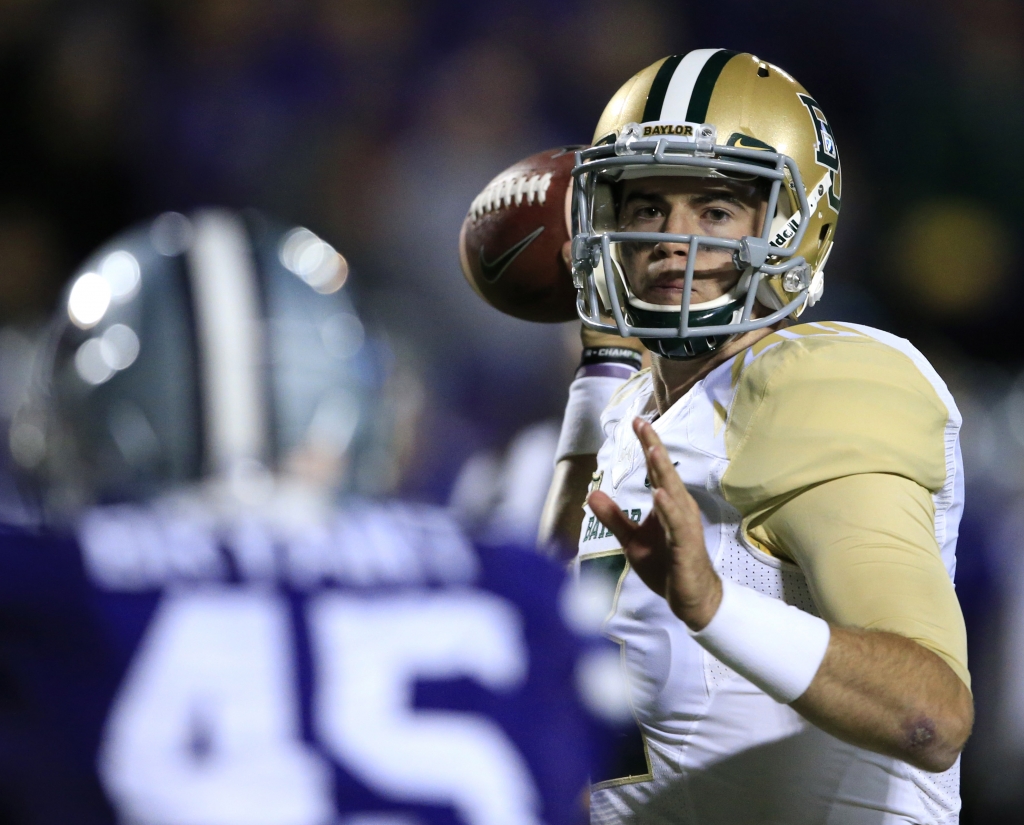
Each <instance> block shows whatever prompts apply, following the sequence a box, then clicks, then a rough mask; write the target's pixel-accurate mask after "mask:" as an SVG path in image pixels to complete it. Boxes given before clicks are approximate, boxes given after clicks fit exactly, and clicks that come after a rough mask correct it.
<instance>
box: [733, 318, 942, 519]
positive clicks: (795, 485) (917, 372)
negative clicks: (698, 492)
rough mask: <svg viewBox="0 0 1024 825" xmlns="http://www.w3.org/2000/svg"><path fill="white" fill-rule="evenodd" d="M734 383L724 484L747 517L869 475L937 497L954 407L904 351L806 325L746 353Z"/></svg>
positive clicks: (840, 328) (848, 330)
mask: <svg viewBox="0 0 1024 825" xmlns="http://www.w3.org/2000/svg"><path fill="white" fill-rule="evenodd" d="M907 346H908V348H909V345H907ZM732 383H733V390H734V391H733V398H732V404H731V406H730V409H729V416H728V420H727V423H726V433H725V441H726V452H727V454H728V456H729V467H728V469H727V471H726V473H725V475H724V477H723V479H722V488H723V493H724V495H725V497H726V499H727V500H728V501H729V502H730V503H731V504H733V505H734V506H735V507H736V508H737V509H738V510H739V511H740V512H741V513H742V514H743V515H744V516H751V515H756V514H757V513H759V512H763V511H764V510H766V509H768V508H769V507H771V506H773V505H775V504H778V503H779V502H780V501H782V500H784V499H785V498H786V497H787V496H791V495H794V494H795V493H797V492H799V491H801V490H804V489H806V488H808V487H810V486H811V485H814V484H820V483H822V482H825V481H829V480H831V479H835V478H841V477H845V476H850V475H856V474H860V473H891V474H894V475H898V476H904V477H906V478H908V479H910V480H911V481H914V482H916V483H918V484H920V485H921V486H922V487H925V488H926V489H928V490H931V491H933V492H934V491H937V490H939V489H941V488H942V486H943V484H944V483H945V480H946V472H947V468H946V444H945V432H946V425H947V422H948V421H949V411H948V410H947V409H946V405H945V404H944V403H943V401H942V399H941V398H940V396H939V394H938V392H937V390H936V388H935V386H933V384H932V382H931V380H929V378H928V377H927V376H926V375H925V374H924V373H923V372H922V371H921V369H920V368H919V367H918V365H917V364H916V363H915V362H914V360H913V359H912V358H911V357H910V355H909V354H908V353H907V352H903V351H901V350H900V349H899V348H897V346H894V345H891V344H889V343H885V342H883V341H881V340H879V339H876V338H874V337H871V336H870V335H868V334H865V333H863V332H861V331H860V330H858V329H856V328H853V327H848V326H845V325H843V324H838V323H815V324H802V325H799V326H795V327H791V328H788V329H784V330H781V331H779V332H776V333H773V334H772V335H769V336H767V337H765V338H763V339H762V340H760V341H758V342H757V343H756V344H755V345H754V346H752V347H750V348H749V349H748V350H747V351H746V352H744V353H742V354H741V355H739V356H737V359H736V362H735V363H734V365H733V370H732Z"/></svg>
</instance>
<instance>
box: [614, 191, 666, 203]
mask: <svg viewBox="0 0 1024 825" xmlns="http://www.w3.org/2000/svg"><path fill="white" fill-rule="evenodd" d="M631 201H653V202H655V203H664V202H665V196H664V195H660V194H658V193H657V192H643V191H640V192H630V193H629V194H628V195H626V199H625V201H623V203H630V202H631Z"/></svg>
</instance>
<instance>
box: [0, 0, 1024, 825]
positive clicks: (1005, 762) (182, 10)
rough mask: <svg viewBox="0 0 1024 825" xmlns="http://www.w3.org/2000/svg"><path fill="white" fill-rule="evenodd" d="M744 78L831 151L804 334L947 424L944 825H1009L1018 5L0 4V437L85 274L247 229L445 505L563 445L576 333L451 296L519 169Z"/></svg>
mask: <svg viewBox="0 0 1024 825" xmlns="http://www.w3.org/2000/svg"><path fill="white" fill-rule="evenodd" d="M707 47H724V48H730V49H737V50H740V51H750V52H754V53H756V54H757V55H758V56H760V57H761V58H763V59H765V60H768V61H770V62H772V63H776V64H778V65H780V66H782V67H783V68H785V69H786V70H787V71H789V72H790V73H792V74H793V75H795V76H796V77H797V78H798V79H799V80H800V81H801V83H802V84H803V85H804V86H805V87H806V88H807V89H808V90H809V91H810V92H811V93H812V94H813V95H814V96H815V97H816V99H817V100H818V102H819V103H820V104H821V106H822V109H823V110H824V111H825V113H826V114H827V115H828V117H829V119H830V121H831V123H832V126H833V129H834V131H835V135H836V139H837V143H838V146H839V147H840V153H841V156H842V161H843V171H844V186H843V190H844V191H843V219H842V223H841V227H840V228H839V231H838V236H837V241H836V247H835V250H834V252H833V254H832V258H831V260H830V263H829V268H828V278H827V280H826V286H827V289H826V292H825V298H824V300H823V301H822V303H821V304H820V305H819V306H818V307H815V308H814V310H812V311H811V312H812V313H813V316H809V317H814V318H819V319H823V318H829V319H834V320H846V321H859V322H863V323H868V324H872V325H876V326H880V327H883V328H885V329H887V330H890V331H892V332H895V333H897V334H899V335H903V336H906V337H908V338H910V340H911V341H913V342H914V343H915V344H916V345H917V346H918V347H919V348H921V349H922V350H923V351H924V352H925V354H926V355H927V356H928V357H929V358H930V359H931V360H932V362H933V363H934V364H935V365H936V368H937V369H938V370H939V372H940V374H942V376H943V377H944V378H945V380H946V381H947V382H948V383H949V385H950V388H951V389H952V391H953V393H954V395H955V396H956V398H957V400H958V403H959V404H960V407H961V411H962V412H963V414H964V419H965V423H964V431H963V447H964V455H965V461H966V465H967V471H968V494H967V495H968V497H967V502H968V504H967V510H966V515H965V520H964V525H963V537H962V541H961V545H960V552H959V564H960V569H959V571H958V577H957V582H958V590H959V593H960V596H961V601H962V603H963V606H964V610H965V614H966V616H967V619H968V623H969V632H970V637H971V657H972V660H971V665H972V667H971V669H972V672H973V673H974V675H975V693H976V697H977V703H978V726H977V731H976V734H975V737H974V738H973V740H972V742H971V744H970V745H969V747H968V752H967V756H966V757H965V768H964V771H965V773H964V783H963V792H964V804H965V810H964V816H963V820H962V821H963V822H964V823H990V822H992V823H995V822H1015V821H1024V663H1022V659H1024V655H1022V653H1024V598H1022V597H1024V559H1022V556H1024V554H1022V553H1021V548H1022V544H1024V541H1022V538H1021V531H1022V530H1024V526H1022V525H1024V519H1022V518H1021V516H1020V512H1021V509H1022V508H1021V504H1020V502H1021V498H1020V497H1021V493H1022V491H1024V379H1021V378H1018V375H1019V374H1020V371H1021V367H1022V362H1024V348H1022V346H1021V342H1020V339H1021V329H1022V327H1024V322H1022V320H1021V303H1022V298H1024V295H1022V288H1021V285H1022V283H1024V281H1022V277H1021V276H1022V274H1024V273H1022V261H1021V256H1020V254H1019V250H1020V244H1021V234H1022V229H1024V227H1022V225H1021V221H1020V219H1019V212H1020V202H1021V198H1022V192H1024V151H1022V150H1024V5H1022V4H1020V3H1018V2H1011V0H972V2H970V3H967V2H954V1H953V0H931V2H925V0H857V2H841V3H832V4H826V3H820V2H809V0H775V2H772V3H763V2H746V0H716V2H713V3H707V2H704V3H697V2H677V3H666V2H657V1H656V0H619V1H618V2H610V1H608V0H598V1H597V2H582V1H581V0H580V1H579V2H577V0H520V1H519V2H512V0H473V2H470V0H447V2H445V1H444V0H435V2H411V1H410V0H302V1H301V2H300V0H134V2H67V1H65V2H58V0H0V118H2V119H0V322H2V323H3V327H2V328H0V418H5V419H8V418H9V416H10V413H11V410H12V409H13V407H14V406H16V404H17V402H18V400H19V397H20V396H19V393H20V391H21V388H22V387H23V381H22V380H21V378H20V376H22V375H23V373H24V370H25V366H24V364H25V358H24V357H22V355H23V354H24V353H25V352H28V351H29V350H30V349H31V342H32V341H33V340H34V335H35V334H36V331H37V330H38V328H39V324H40V323H41V320H42V319H43V318H45V317H46V315H47V314H48V313H49V312H50V311H51V310H52V308H53V306H54V304H55V301H56V297H57V295H58V294H59V291H60V289H61V287H62V285H63V284H64V283H65V282H66V280H67V279H68V278H69V277H70V276H71V275H72V274H73V273H74V268H75V266H76V263H77V262H78V261H79V260H81V259H82V258H84V256H85V255H87V254H88V253H89V252H90V250H91V249H93V248H94V247H95V246H97V245H98V244H99V243H100V242H102V241H104V240H105V239H106V238H108V237H109V236H111V235H113V234H115V233H116V232H117V231H119V230H120V229H122V228H124V227H125V226H127V225H128V224H130V223H132V222H134V221H137V220H140V219H142V218H145V217H147V216H150V215H153V214H155V213H157V212H161V211H164V210H168V209H174V210H178V211H183V212H187V211H188V210H189V209H192V208H195V207H197V206H202V205H208V204H223V205H228V206H237V207H245V206H256V207H259V208H262V209H265V210H267V211H269V212H271V213H274V214H277V215H280V216H284V217H288V218H290V219H292V220H295V221H300V222H303V223H305V224H307V225H308V226H310V227H311V228H313V229H314V230H316V231H317V232H319V233H321V234H322V235H323V236H324V237H326V238H327V239H328V240H330V241H331V242H332V243H333V244H335V245H336V246H337V247H338V249H339V250H341V251H342V252H343V253H344V254H345V255H346V256H347V258H348V259H349V261H350V263H351V264H352V267H353V272H354V275H353V279H352V282H353V284H354V285H355V287H356V289H357V291H358V292H359V293H360V295H361V297H362V301H363V305H364V307H365V312H366V314H367V315H368V316H370V317H371V318H373V319H375V320H376V321H377V322H378V323H379V324H381V325H383V326H384V327H385V328H386V329H388V330H390V334H391V338H392V346H393V348H394V350H395V352H396V354H397V356H398V358H399V360H400V361H401V362H402V363H403V364H404V365H406V367H407V368H408V371H409V372H410V374H412V375H414V376H416V381H415V391H414V392H411V393H410V394H407V399H412V400H410V401H409V403H410V404H412V405H413V406H414V407H415V413H416V414H415V416H414V417H415V418H416V419H418V420H419V422H420V423H419V429H418V430H417V432H418V437H417V438H416V439H415V450H414V455H413V456H412V459H411V462H410V464H409V467H408V471H407V473H406V477H405V480H404V487H405V492H406V493H407V494H409V495H412V496H415V497H420V498H425V499H429V500H435V501H445V500H447V498H448V494H449V490H450V488H451V486H452V484H453V482H454V479H455V477H456V474H457V471H458V469H459V468H460V467H461V466H462V465H463V463H464V461H465V460H466V459H467V458H468V457H469V456H470V455H472V454H474V453H479V451H481V450H491V451H499V452H500V451H501V450H503V449H504V448H505V446H506V445H507V444H508V443H509V441H510V439H512V438H513V436H514V434H515V433H517V432H522V430H523V428H524V427H528V426H529V425H531V424H535V423H536V422H539V421H545V420H552V419H557V418H558V417H559V416H560V413H561V408H562V405H563V403H564V400H565V391H566V386H567V383H568V380H569V377H570V376H571V372H572V367H573V358H574V350H573V340H574V338H575V329H574V327H573V325H563V326H540V325H531V324H527V323H524V322H521V321H514V320H512V319H510V318H505V317H504V316H501V315H499V314H498V313H497V312H495V311H494V310H492V309H490V308H489V307H487V306H486V305H484V304H483V303H482V302H481V301H480V300H479V299H478V298H477V297H476V296H475V295H474V294H473V293H472V292H471V291H470V290H469V289H468V287H467V286H466V284H465V282H464V281H463V279H462V276H461V275H460V273H459V267H458V258H457V252H456V243H457V237H458V229H459V225H460V223H461V221H462V218H463V216H464V214H465V211H466V209H467V207H468V205H469V203H470V201H471V200H472V198H473V196H474V195H475V194H476V193H477V192H479V191H480V189H481V188H482V187H483V186H484V185H485V184H486V183H487V181H488V180H490V179H491V178H492V177H493V176H494V175H496V174H497V173H498V172H499V171H501V170H502V169H503V168H504V167H506V166H507V165H509V164H510V163H512V162H513V161H515V160H517V159H519V158H520V157H523V156H525V155H527V154H530V153H532V152H535V151H538V150H540V149H543V148H546V147H549V146H554V145H557V144H560V143H584V142H588V141H589V139H590V137H591V134H592V130H593V128H594V126H595V124H596V121H597V118H598V115H599V114H600V112H601V110H602V108H603V106H604V104H605V102H607V100H608V98H609V97H610V96H611V95H612V93H613V92H614V91H615V90H616V88H618V86H619V85H620V84H621V83H622V82H624V81H625V80H626V79H627V78H628V77H630V76H631V75H632V74H634V73H635V72H636V71H638V70H639V69H641V68H643V67H644V66H646V65H648V64H649V63H651V62H653V61H654V60H656V59H658V58H660V57H662V56H664V55H666V54H669V53H675V52H685V51H687V50H689V49H691V48H707Z"/></svg>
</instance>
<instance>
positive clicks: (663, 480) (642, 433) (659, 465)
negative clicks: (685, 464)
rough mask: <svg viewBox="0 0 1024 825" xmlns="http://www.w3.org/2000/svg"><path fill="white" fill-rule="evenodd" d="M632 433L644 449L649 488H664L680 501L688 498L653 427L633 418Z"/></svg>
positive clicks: (684, 486) (688, 495) (683, 485)
mask: <svg viewBox="0 0 1024 825" xmlns="http://www.w3.org/2000/svg"><path fill="white" fill-rule="evenodd" d="M633 431H634V432H635V433H636V435H637V438H639V439H640V444H641V445H642V446H643V448H644V457H645V458H646V459H647V477H648V478H649V479H650V482H651V487H652V488H654V489H658V488H664V489H666V490H668V491H669V492H670V493H671V494H672V495H673V496H676V497H679V498H682V499H687V498H689V497H690V494H689V493H688V492H687V490H686V485H685V484H683V480H682V479H681V478H680V477H679V473H677V472H676V468H675V467H674V466H673V465H672V460H671V459H670V458H669V456H668V450H666V449H665V445H664V444H662V443H661V439H660V438H659V437H658V434H657V433H656V432H655V431H654V427H652V426H651V425H650V424H649V423H648V422H647V421H644V420H643V419H642V418H635V419H634V420H633Z"/></svg>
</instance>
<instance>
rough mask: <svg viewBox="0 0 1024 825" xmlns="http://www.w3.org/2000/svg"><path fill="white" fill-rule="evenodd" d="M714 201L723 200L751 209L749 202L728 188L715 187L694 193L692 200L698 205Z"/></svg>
mask: <svg viewBox="0 0 1024 825" xmlns="http://www.w3.org/2000/svg"><path fill="white" fill-rule="evenodd" d="M715 201H725V202H726V203H730V204H732V205H734V206H739V207H742V208H744V209H752V208H753V207H752V206H751V205H750V203H749V202H747V201H745V200H743V199H742V198H741V197H739V196H738V195H735V194H733V193H732V192H730V191H729V190H728V189H717V190H714V191H712V192H704V193H702V194H700V195H694V196H693V200H692V202H693V203H695V204H698V205H700V206H704V205H706V204H709V203H714V202H715Z"/></svg>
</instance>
